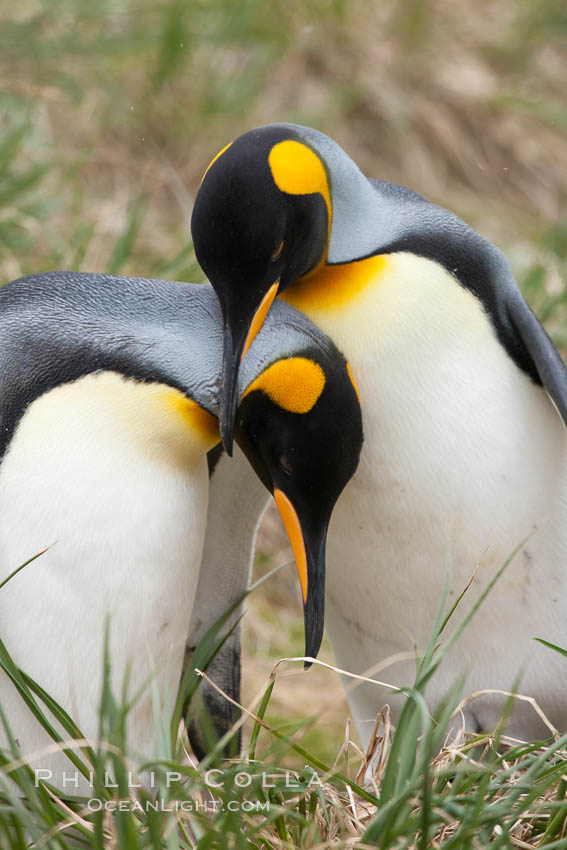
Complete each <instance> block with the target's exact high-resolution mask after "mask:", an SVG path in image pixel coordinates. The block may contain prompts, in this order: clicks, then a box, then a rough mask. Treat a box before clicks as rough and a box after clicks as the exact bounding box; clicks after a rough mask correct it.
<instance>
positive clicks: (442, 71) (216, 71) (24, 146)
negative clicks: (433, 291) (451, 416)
mask: <svg viewBox="0 0 567 850" xmlns="http://www.w3.org/2000/svg"><path fill="white" fill-rule="evenodd" d="M566 80H567V6H566V5H565V3H564V2H563V0H516V2H513V0H476V2H474V3H473V2H472V0H461V2H459V3H456V2H454V0H453V2H451V0H436V2H426V0H397V2H394V0H385V2H381V3H380V4H377V3H375V2H371V0H350V2H349V0H285V2H284V0H272V2H270V3H267V2H263V0H151V2H150V0H19V2H18V3H17V4H14V3H13V2H8V0H0V283H5V282H6V281H8V280H10V279H13V278H16V277H19V276H20V275H23V274H28V273H31V272H38V271H42V270H46V269H55V268H67V269H76V270H83V271H112V272H115V273H123V274H131V275H140V276H154V277H162V278H175V279H181V280H191V281H199V280H202V274H201V272H200V270H199V268H198V266H197V264H196V262H195V259H194V256H193V253H192V250H191V245H190V233H189V222H190V215H191V207H192V201H193V197H194V194H195V192H196V189H197V187H198V183H199V180H200V177H201V175H202V172H203V171H204V169H205V167H206V166H207V164H208V163H209V161H210V159H211V158H212V157H213V155H214V154H215V153H216V152H217V151H218V150H219V149H220V148H221V147H222V146H224V145H225V144H226V143H227V142H228V141H230V140H231V139H233V138H234V137H236V136H237V135H239V134H240V133H241V132H243V131H245V130H247V129H249V128H251V127H253V126H255V125H258V124H264V123H268V122H270V121H280V120H287V121H295V122H298V123H304V124H308V125H311V126H314V127H317V128H318V129H320V130H323V131H324V132H327V133H328V134H329V135H331V136H333V137H334V138H335V139H337V141H338V142H339V143H340V144H342V146H343V147H344V148H345V149H346V150H347V151H348V152H349V153H350V154H351V155H352V156H353V158H354V159H355V160H356V161H357V162H358V163H359V164H360V166H361V167H362V169H363V170H364V171H365V172H366V173H367V174H369V175H370V176H374V177H382V178H385V179H388V180H392V181H394V182H399V183H403V184H404V185H407V186H410V187H411V188H413V189H415V190H416V191H418V192H420V193H421V194H424V195H425V196H427V197H428V198H430V199H431V200H433V201H435V202H436V203H439V204H441V205H443V206H447V207H450V208H451V209H453V210H454V211H455V212H457V213H458V214H459V215H461V216H462V217H463V218H465V219H466V220H467V221H469V222H470V223H471V224H472V225H473V226H474V227H476V228H477V229H478V230H479V231H480V232H481V233H483V234H484V235H485V236H487V237H488V238H489V239H491V240H492V241H494V242H496V243H497V244H498V245H499V246H500V247H501V248H503V249H504V250H505V251H506V253H507V254H508V256H509V258H510V260H511V261H512V264H513V266H514V268H515V270H516V272H517V275H518V279H519V280H520V282H521V284H522V287H523V289H524V292H525V294H526V296H527V298H528V300H529V301H530V302H531V303H532V305H533V306H534V307H535V308H536V310H537V312H538V314H539V315H540V317H541V318H542V319H543V320H544V321H545V322H546V326H547V327H548V330H549V331H550V333H551V334H552V335H553V338H554V339H555V341H556V342H557V343H558V344H559V345H560V346H562V347H565V346H567V323H566V317H567V314H566V303H567V296H566V291H565V282H566V280H567V203H566V197H567V100H566V96H565V82H566ZM259 548H260V555H259V558H258V569H259V570H262V569H264V568H266V567H267V566H271V565H273V564H275V563H277V562H279V560H284V559H286V558H287V557H288V551H287V549H286V546H285V540H284V539H283V537H282V535H281V532H280V530H279V526H278V524H277V522H276V521H275V519H274V517H273V516H272V515H270V516H268V517H267V519H266V522H265V524H264V529H263V531H262V534H261V538H260V546H259ZM295 581H296V580H295V576H294V571H293V568H289V569H286V570H285V571H284V573H283V574H281V575H280V576H278V577H276V578H275V579H274V580H273V581H271V582H270V583H269V585H268V586H267V587H266V586H264V587H263V588H262V592H261V593H258V594H256V598H255V599H253V600H252V604H251V606H250V611H249V613H248V615H247V617H246V626H245V629H246V655H245V662H244V663H245V667H244V673H245V679H244V681H245V688H244V695H245V699H247V698H248V697H251V696H252V695H253V694H254V693H256V691H257V690H258V689H259V687H260V686H261V683H262V682H263V680H264V678H265V677H266V676H267V675H268V674H269V672H270V669H271V667H272V664H273V662H274V660H275V659H276V658H277V657H279V656H281V655H290V654H291V655H293V654H301V652H302V646H303V627H302V616H301V609H300V605H299V598H298V593H297V589H296V587H295ZM323 658H326V659H330V653H329V650H328V647H327V648H326V649H325V651H324V654H323ZM323 699H324V700H326V701H327V702H328V703H329V705H330V706H331V707H330V709H329V710H328V711H327V712H326V713H325V715H324V716H323V717H322V718H321V720H320V722H319V724H318V725H317V727H316V728H315V729H313V730H312V731H311V733H309V738H308V741H307V743H308V744H309V746H310V747H311V749H312V750H313V751H314V752H319V753H320V754H321V755H322V756H323V757H324V758H327V759H331V760H332V757H333V754H334V753H336V751H337V750H338V747H339V745H340V740H341V738H342V734H343V728H344V723H345V719H346V716H347V710H346V704H345V703H344V700H343V698H342V692H341V688H340V685H339V684H338V681H337V679H336V677H334V675H333V674H331V673H328V672H325V671H321V670H311V671H309V673H307V674H304V673H303V672H300V671H299V670H298V672H297V673H296V674H294V675H293V677H291V678H286V679H284V680H283V681H281V682H279V680H278V686H277V688H276V692H275V695H274V699H273V700H272V708H271V711H272V717H271V719H272V720H280V721H281V720H283V719H284V718H286V719H288V720H289V718H292V717H294V716H295V717H297V716H303V717H305V716H306V715H308V714H310V713H312V712H316V711H317V710H318V709H319V708H320V706H321V702H322V700H323Z"/></svg>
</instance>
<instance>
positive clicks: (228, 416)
mask: <svg viewBox="0 0 567 850" xmlns="http://www.w3.org/2000/svg"><path fill="white" fill-rule="evenodd" d="M243 347H244V342H242V343H241V344H240V345H239V346H238V347H237V349H236V351H233V344H232V332H231V330H230V328H229V327H228V326H225V329H224V349H223V360H222V403H221V411H220V435H221V440H222V444H223V446H224V447H225V449H226V452H227V454H228V455H229V456H230V457H232V444H233V441H234V423H235V420H236V409H237V405H238V393H237V384H238V367H239V366H240V360H241V359H242V355H241V352H242V349H243Z"/></svg>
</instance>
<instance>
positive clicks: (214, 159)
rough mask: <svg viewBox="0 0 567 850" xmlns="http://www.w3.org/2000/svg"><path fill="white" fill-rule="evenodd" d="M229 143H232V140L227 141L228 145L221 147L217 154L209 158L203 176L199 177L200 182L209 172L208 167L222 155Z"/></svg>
mask: <svg viewBox="0 0 567 850" xmlns="http://www.w3.org/2000/svg"><path fill="white" fill-rule="evenodd" d="M231 144H232V142H229V143H228V145H225V146H224V148H222V150H220V151H219V152H218V154H217V155H216V156H214V157H213V158H212V159H211V161H210V162H209V164H208V165H207V167H206V169H205V173H204V174H203V176H202V177H201V183H202V182H203V180H204V179H205V177H206V176H207V174H208V173H209V171H210V169H211V166H212V165H214V164H215V162H216V161H217V159H220V157H221V156H222V155H223V153H224V152H225V151H227V150H228V149H229V147H230V146H231Z"/></svg>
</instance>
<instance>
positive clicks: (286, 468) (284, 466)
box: [280, 455, 293, 475]
mask: <svg viewBox="0 0 567 850" xmlns="http://www.w3.org/2000/svg"><path fill="white" fill-rule="evenodd" d="M280 469H281V470H282V472H285V474H286V475H291V474H292V472H293V469H292V468H291V463H290V462H289V460H288V458H287V455H282V456H281V457H280Z"/></svg>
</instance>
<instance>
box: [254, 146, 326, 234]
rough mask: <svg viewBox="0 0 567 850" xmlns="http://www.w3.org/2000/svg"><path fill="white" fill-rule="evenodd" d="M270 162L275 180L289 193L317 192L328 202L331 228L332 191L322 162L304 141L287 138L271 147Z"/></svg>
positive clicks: (304, 193)
mask: <svg viewBox="0 0 567 850" xmlns="http://www.w3.org/2000/svg"><path fill="white" fill-rule="evenodd" d="M268 162H269V165H270V169H271V172H272V177H273V178H274V183H275V184H276V186H277V187H278V189H280V190H281V191H282V192H287V193H288V194H289V195H312V194H314V193H316V192H318V193H319V194H320V195H322V196H323V199H324V201H325V204H326V206H327V214H328V216H327V221H328V227H329V230H330V228H331V213H332V209H331V194H330V192H329V181H328V180H327V174H326V172H325V169H324V167H323V163H322V162H321V160H320V159H319V157H318V156H317V154H315V153H313V151H312V150H311V149H310V148H308V147H307V146H306V145H304V144H302V143H301V142H296V141H294V140H293V139H286V140H285V141H284V142H278V144H277V145H274V147H273V148H272V150H271V151H270V155H269V157H268Z"/></svg>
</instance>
